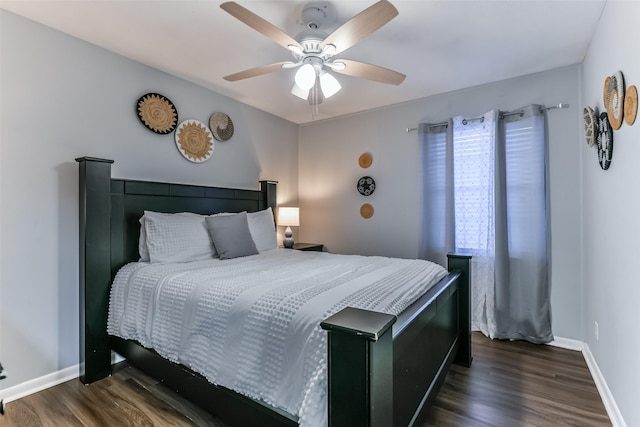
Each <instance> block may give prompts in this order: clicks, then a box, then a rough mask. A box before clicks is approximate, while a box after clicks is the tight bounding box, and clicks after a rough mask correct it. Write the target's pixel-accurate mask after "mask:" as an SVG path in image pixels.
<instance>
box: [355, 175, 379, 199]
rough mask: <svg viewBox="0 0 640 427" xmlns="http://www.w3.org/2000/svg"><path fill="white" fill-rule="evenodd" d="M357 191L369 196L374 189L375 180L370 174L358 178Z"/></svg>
mask: <svg viewBox="0 0 640 427" xmlns="http://www.w3.org/2000/svg"><path fill="white" fill-rule="evenodd" d="M357 188H358V193H360V194H362V195H363V196H370V195H372V194H373V192H374V191H376V182H375V181H374V180H373V178H371V177H370V176H363V177H362V178H360V179H359V180H358V186H357Z"/></svg>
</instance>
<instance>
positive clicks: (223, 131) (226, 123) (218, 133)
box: [209, 113, 233, 141]
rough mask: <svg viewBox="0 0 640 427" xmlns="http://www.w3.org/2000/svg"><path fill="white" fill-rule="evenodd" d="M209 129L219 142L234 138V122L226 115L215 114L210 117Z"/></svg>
mask: <svg viewBox="0 0 640 427" xmlns="http://www.w3.org/2000/svg"><path fill="white" fill-rule="evenodd" d="M209 129H211V133H213V137H214V138H215V139H216V140H217V141H228V140H229V139H231V137H232V136H233V122H232V121H231V117H229V116H227V115H226V114H225V113H213V114H212V115H211V117H209Z"/></svg>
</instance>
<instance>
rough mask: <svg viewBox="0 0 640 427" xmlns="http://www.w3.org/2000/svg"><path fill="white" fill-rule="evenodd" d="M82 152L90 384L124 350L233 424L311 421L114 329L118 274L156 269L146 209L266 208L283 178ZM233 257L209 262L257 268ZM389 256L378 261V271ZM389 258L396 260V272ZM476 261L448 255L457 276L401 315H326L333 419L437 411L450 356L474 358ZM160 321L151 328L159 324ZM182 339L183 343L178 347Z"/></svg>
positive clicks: (291, 254)
mask: <svg viewBox="0 0 640 427" xmlns="http://www.w3.org/2000/svg"><path fill="white" fill-rule="evenodd" d="M76 160H77V161H78V162H79V174H80V176H79V186H80V191H79V197H80V203H79V209H80V224H79V225H80V233H79V237H80V362H81V372H80V380H81V381H82V382H83V383H85V384H90V383H92V382H94V381H97V380H100V379H102V378H104V377H106V376H108V375H110V372H111V351H112V350H113V351H115V352H116V353H118V354H120V355H122V356H123V357H125V358H126V359H127V360H128V361H129V362H130V363H131V364H132V365H134V366H136V367H138V368H140V369H141V370H143V371H145V372H147V373H149V374H151V375H153V376H154V377H156V378H158V379H159V380H161V381H163V382H164V383H165V384H167V385H168V386H169V387H171V388H173V389H174V390H176V391H178V392H179V393H181V394H183V395H184V396H185V397H187V398H188V399H190V400H192V401H194V402H195V403H197V404H198V405H200V406H202V407H203V408H205V409H207V410H209V411H210V412H212V413H214V414H215V415H217V416H218V417H219V418H220V419H221V420H223V421H224V422H226V423H227V424H228V425H230V426H235V425H237V426H244V425H261V426H295V425H299V423H300V424H301V425H312V424H313V423H309V422H307V420H306V419H304V418H302V419H301V418H300V417H299V416H298V414H292V413H291V412H288V411H286V410H284V409H283V408H282V407H281V406H280V405H273V404H267V403H265V401H264V400H265V399H264V398H258V397H256V396H254V397H251V396H250V393H249V394H248V393H246V392H238V391H235V390H233V389H232V387H228V386H224V385H222V384H219V383H218V384H214V383H212V382H211V381H209V380H208V379H207V377H209V378H211V376H210V375H209V373H208V372H203V370H202V369H199V368H197V369H191V368H189V367H187V366H185V365H186V364H185V363H184V360H185V359H184V358H185V357H187V356H183V355H175V356H172V353H171V351H165V350H163V349H162V348H158V349H157V350H152V349H150V348H148V347H149V343H147V342H144V341H145V339H144V337H142V338H138V339H126V338H122V337H118V336H116V335H110V334H109V333H108V332H107V324H108V317H109V298H110V294H111V293H110V290H111V286H112V285H114V286H115V284H116V283H117V281H114V280H115V279H116V276H117V275H118V272H119V271H124V270H126V269H127V268H129V269H131V270H132V271H133V270H136V271H151V270H149V268H150V267H149V266H147V265H140V264H139V263H135V261H138V260H139V258H140V254H139V247H138V244H139V236H140V223H139V219H140V217H141V216H142V215H143V214H144V212H145V211H153V212H167V213H176V212H193V213H196V214H201V215H211V214H217V213H220V212H244V211H246V212H249V213H258V212H261V211H264V210H265V209H268V208H272V209H275V208H276V183H275V182H272V181H261V182H260V190H239V189H230V188H219V187H204V186H193V185H181V184H170V183H158V182H142V181H134V180H125V179H112V177H111V164H112V163H113V162H112V161H111V160H106V159H96V158H90V157H83V158H79V159H76ZM331 257H340V256H336V255H330V254H323V253H310V252H298V251H293V250H288V249H274V250H273V251H269V252H268V253H265V254H258V255H252V256H248V257H245V258H246V259H245V260H243V261H242V262H245V261H246V260H249V261H251V262H255V263H258V262H260V263H262V264H256V265H260V267H256V269H255V271H256V273H255V277H262V276H259V275H258V271H259V272H265V271H267V270H270V268H269V267H270V266H271V265H273V266H275V267H277V268H275V267H274V268H272V269H271V270H273V271H277V269H279V268H280V267H279V266H281V265H286V263H294V262H295V263H298V262H300V263H305V262H309V263H312V262H313V263H320V264H319V265H320V266H322V265H324V264H323V263H328V262H329V258H331ZM345 258H348V257H345ZM281 259H284V261H281ZM294 259H295V260H294ZM341 259H344V258H341ZM230 261H231V262H227V261H222V263H226V264H219V263H218V264H216V263H217V262H218V261H215V260H213V261H207V260H204V261H201V263H202V266H200V267H201V268H202V269H203V270H202V271H205V270H204V268H205V267H206V268H209V264H215V269H217V270H216V271H218V270H220V268H219V265H224V266H225V268H227V267H228V268H232V266H233V265H234V263H238V265H239V266H241V267H237V268H236V269H238V268H239V269H240V270H243V271H244V270H246V271H247V272H248V271H250V270H251V269H249V268H246V267H245V266H244V264H239V263H240V262H241V261H238V260H235V259H234V260H230ZM351 261H353V262H356V263H360V264H358V266H357V268H358V269H363V268H364V267H363V266H364V265H373V264H372V262H371V260H370V259H368V258H367V257H354V258H353V259H352V260H351ZM351 261H350V262H351ZM386 262H387V261H386V260H382V259H380V260H375V265H376V268H379V266H381V265H383V264H384V263H386ZM388 262H389V268H395V267H391V265H392V264H391V261H388ZM399 262H400V264H399V265H400V266H401V268H403V269H404V268H405V267H406V268H408V265H409V261H407V260H405V261H399ZM132 263H133V264H132ZM278 263H280V264H278ZM281 263H284V264H281ZM403 263H405V264H406V265H405V264H403ZM196 264H197V263H196ZM205 264H206V265H205ZM198 265H200V264H198ZM326 265H329V264H326ZM394 265H395V264H394ZM124 266H126V267H125V268H123V267H124ZM131 266H132V267H131ZM200 267H199V268H200ZM166 268H177V269H180V268H182V267H181V266H176V267H166ZM305 268H306V267H305ZM314 268H315V267H314ZM331 268H333V267H331ZM349 268H351V267H349ZM367 268H372V267H367ZM398 268H400V267H398ZM469 269H470V257H468V256H465V255H456V254H449V255H448V272H444V273H442V274H441V276H443V277H442V278H441V279H439V280H437V281H435V284H432V285H430V287H428V289H427V290H426V292H424V293H421V294H420V295H416V296H414V297H412V299H411V301H413V302H411V303H409V302H407V303H406V304H405V305H402V306H398V307H400V308H398V309H397V310H396V311H393V312H394V313H396V314H395V315H394V314H389V310H385V312H380V311H374V310H369V309H362V308H357V307H354V306H350V305H348V304H347V305H346V306H345V307H342V306H340V305H335V304H334V306H333V310H329V311H327V314H328V315H327V317H321V318H319V323H320V327H319V328H317V327H316V328H315V330H316V335H319V336H321V337H322V339H324V341H322V342H321V343H320V344H318V343H316V345H320V346H321V347H320V348H321V349H323V350H324V349H326V354H323V357H322V358H321V360H322V363H323V366H325V367H326V369H325V371H326V373H323V375H324V376H325V378H324V380H325V381H326V385H323V384H325V383H322V384H321V385H323V386H322V387H321V388H322V389H323V390H326V396H324V400H323V404H324V405H326V408H327V409H326V410H324V413H326V414H327V415H326V417H327V420H328V421H327V423H328V424H329V425H330V426H339V425H345V426H360V425H361V426H390V425H395V426H404V425H412V424H414V423H416V422H419V421H420V419H421V417H422V416H424V414H425V413H426V410H427V409H428V407H429V405H430V404H431V403H432V401H433V399H434V397H435V395H436V393H437V391H438V389H439V387H440V385H441V383H442V381H443V380H444V377H445V376H446V373H447V371H448V368H449V366H450V364H451V363H452V362H454V361H455V362H456V363H459V364H462V365H465V366H470V364H471V361H472V357H471V335H470V317H469V283H468V280H469V277H470V276H469V272H470V271H469ZM176 271H177V270H176ZM207 271H209V270H207ZM230 271H231V270H230ZM234 271H235V270H234ZM309 271H311V270H309ZM313 271H315V270H313ZM349 271H351V270H349ZM403 271H404V270H403ZM174 273H175V272H174ZM122 274H124V273H121V275H122ZM181 274H183V273H180V275H181ZM207 274H209V273H207ZM211 274H213V273H211ZM216 274H217V273H216ZM234 274H235V273H234ZM270 274H272V275H273V274H274V273H270ZM342 274H343V275H345V274H346V273H342ZM174 275H175V274H174ZM309 277H311V276H309ZM315 277H316V276H314V278H309V279H308V281H313V280H316V279H315ZM280 279H282V278H280ZM280 279H279V280H280ZM216 280H219V279H216ZM256 280H258V282H259V280H261V279H259V278H258V279H256ZM362 280H364V279H362ZM265 283H266V279H265ZM394 286H395V285H394ZM114 289H115V288H114ZM416 289H417V288H416ZM365 307H370V306H365ZM371 307H373V306H371ZM234 324H235V323H234V322H231V323H229V324H228V325H234ZM149 325H153V322H151V323H150V324H149ZM149 325H147V326H146V327H147V328H150V327H152V326H149ZM228 325H227V326H228ZM228 328H229V329H232V328H230V327H229V326H228ZM143 329H144V328H143ZM317 331H320V332H317ZM264 335H265V334H260V333H258V334H257V336H260V341H261V342H263V343H265V342H266V343H267V344H268V345H270V346H273V345H274V344H273V341H277V340H276V339H274V338H273V337H270V336H266V338H265V336H264ZM267 335H268V334H267ZM180 339H184V338H178V341H179V342H180ZM141 341H143V342H144V344H146V345H147V347H145V346H144V345H141V343H140V342H141ZM183 343H184V342H183ZM416 343H422V345H416ZM174 347H176V348H181V346H178V345H176V344H175V343H174ZM185 347H188V346H185ZM254 358H255V357H254ZM258 359H260V358H258ZM189 365H190V366H194V365H193V364H191V363H189ZM195 366H198V365H197V364H195ZM292 366H293V365H292ZM293 370H294V368H293V367H292V371H293ZM293 376H296V375H293ZM266 400H269V399H266Z"/></svg>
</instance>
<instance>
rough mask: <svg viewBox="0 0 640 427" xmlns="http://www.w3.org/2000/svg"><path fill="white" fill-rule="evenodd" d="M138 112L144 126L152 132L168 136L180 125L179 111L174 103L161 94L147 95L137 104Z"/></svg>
mask: <svg viewBox="0 0 640 427" xmlns="http://www.w3.org/2000/svg"><path fill="white" fill-rule="evenodd" d="M136 112H137V114H138V118H139V119H140V121H141V122H142V124H143V125H144V126H145V127H146V128H147V129H149V130H150V131H152V132H155V133H160V134H163V135H166V134H168V133H171V132H173V130H174V129H175V128H176V126H177V125H178V110H176V107H175V106H174V105H173V102H171V101H170V100H169V98H167V97H166V96H164V95H160V94H159V93H147V94H146V95H142V96H141V97H140V98H139V99H138V102H136Z"/></svg>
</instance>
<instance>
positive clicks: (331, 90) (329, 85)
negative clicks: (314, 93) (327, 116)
mask: <svg viewBox="0 0 640 427" xmlns="http://www.w3.org/2000/svg"><path fill="white" fill-rule="evenodd" d="M320 88H321V89H322V94H323V95H324V97H325V98H330V97H332V96H333V95H335V94H336V93H337V92H338V91H339V90H340V89H342V86H341V85H340V82H339V81H338V80H337V79H336V78H335V77H333V76H332V75H331V74H329V73H327V72H323V73H322V75H321V76H320Z"/></svg>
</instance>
